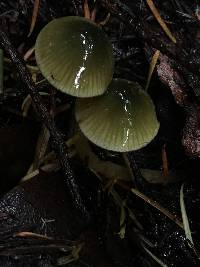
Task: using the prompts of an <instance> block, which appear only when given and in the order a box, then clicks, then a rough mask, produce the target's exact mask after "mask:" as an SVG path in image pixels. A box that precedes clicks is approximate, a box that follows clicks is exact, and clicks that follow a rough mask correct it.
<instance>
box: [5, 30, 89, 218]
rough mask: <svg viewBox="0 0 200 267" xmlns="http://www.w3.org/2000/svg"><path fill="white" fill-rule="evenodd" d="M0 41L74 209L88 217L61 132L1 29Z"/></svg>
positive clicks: (23, 63) (22, 62)
mask: <svg viewBox="0 0 200 267" xmlns="http://www.w3.org/2000/svg"><path fill="white" fill-rule="evenodd" d="M0 43H1V45H2V47H3V48H4V50H5V51H6V52H7V53H8V55H9V56H10V58H11V59H12V61H13V63H14V65H15V67H16V68H17V70H18V72H19V75H20V77H21V79H22V81H23V82H24V84H25V85H26V90H27V93H28V94H30V96H31V97H32V100H33V104H34V107H35V110H36V112H37V115H38V117H39V118H40V120H41V121H43V122H44V124H45V126H46V127H47V129H48V130H49V132H50V135H51V140H52V147H53V149H54V150H55V152H56V153H57V155H58V158H59V161H60V164H61V168H62V171H63V173H64V177H65V182H66V185H67V189H68V191H69V193H70V195H71V198H72V201H73V203H74V205H75V207H76V209H77V210H78V211H79V212H80V214H81V215H82V216H84V217H85V218H87V219H89V214H88V212H87V210H86V207H85V205H84V204H83V200H82V198H81V195H80V192H79V188H78V185H77V183H76V181H75V178H74V173H73V170H72V168H71V166H70V163H69V159H68V153H67V148H66V145H65V143H64V140H63V138H62V136H61V133H60V132H59V131H58V130H57V129H56V126H55V123H54V120H53V118H52V117H51V116H50V115H49V113H48V111H47V108H46V106H45V105H44V104H43V103H42V99H41V96H40V95H39V93H38V90H36V87H35V85H34V83H33V81H32V78H31V74H30V73H29V71H28V69H27V68H26V65H25V62H24V61H23V60H22V59H21V57H20V55H19V54H18V52H17V51H16V49H15V48H14V47H13V45H12V44H11V42H10V40H9V38H8V37H7V35H6V34H5V32H4V31H3V30H2V29H0Z"/></svg>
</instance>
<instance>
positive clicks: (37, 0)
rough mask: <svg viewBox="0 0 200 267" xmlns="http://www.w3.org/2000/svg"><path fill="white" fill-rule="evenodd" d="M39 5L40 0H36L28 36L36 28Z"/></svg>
mask: <svg viewBox="0 0 200 267" xmlns="http://www.w3.org/2000/svg"><path fill="white" fill-rule="evenodd" d="M39 6H40V0H35V2H34V7H33V13H32V20H31V26H30V30H29V34H28V37H29V36H30V35H31V34H32V32H33V30H34V28H35V23H36V20H37V16H38V10H39Z"/></svg>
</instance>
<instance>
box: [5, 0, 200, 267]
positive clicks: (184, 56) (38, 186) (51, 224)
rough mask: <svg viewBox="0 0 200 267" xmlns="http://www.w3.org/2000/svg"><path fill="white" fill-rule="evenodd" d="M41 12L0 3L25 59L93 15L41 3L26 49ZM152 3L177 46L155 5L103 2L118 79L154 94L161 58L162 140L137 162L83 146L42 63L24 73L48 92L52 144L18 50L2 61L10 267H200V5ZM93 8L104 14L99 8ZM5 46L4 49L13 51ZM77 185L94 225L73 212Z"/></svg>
mask: <svg viewBox="0 0 200 267" xmlns="http://www.w3.org/2000/svg"><path fill="white" fill-rule="evenodd" d="M34 2H35V1H31V0H29V1H23V0H18V1H17V0H16V1H11V0H10V1H1V2H0V20H1V26H0V27H1V33H2V32H3V33H6V34H7V36H8V38H9V40H10V41H11V43H12V45H13V46H14V48H15V51H16V50H17V51H18V53H19V54H20V55H21V57H23V56H24V55H25V54H26V52H27V51H28V50H29V49H30V48H31V47H33V46H34V44H35V40H36V37H37V35H38V33H39V32H40V30H41V29H42V28H43V26H44V25H45V24H47V23H48V22H49V21H51V20H52V19H54V18H58V17H61V16H69V15H79V16H83V13H84V12H83V2H82V1H80V0H73V1H68V0H60V1H58V2H56V3H55V1H50V0H49V1H47V0H46V1H45V0H41V1H40V7H39V11H38V16H37V20H36V24H35V27H34V30H33V32H32V34H31V35H30V37H27V35H28V33H29V29H30V24H31V20H32V11H33V6H34ZM153 3H154V4H155V6H156V7H157V9H158V11H159V14H160V16H161V17H162V19H163V20H164V21H165V22H166V23H167V25H168V27H169V29H170V31H171V33H172V34H173V36H174V37H175V38H176V43H174V42H172V41H171V40H170V38H169V37H168V36H167V35H166V34H165V32H164V31H163V29H162V27H161V26H160V25H159V24H158V23H157V21H156V18H155V16H154V15H153V13H152V12H151V11H150V9H149V7H148V5H147V1H140V0H138V1H119V0H109V1H104V0H99V1H96V7H97V15H96V21H97V22H100V21H103V20H105V18H106V16H107V14H108V13H109V14H110V17H109V20H108V21H107V22H106V24H105V25H104V26H103V29H104V30H105V32H106V33H107V35H108V37H109V39H110V41H111V42H112V46H113V51H114V56H115V61H116V64H115V73H114V77H120V78H125V79H129V80H134V81H137V82H138V83H140V85H141V86H143V87H145V85H146V81H147V77H148V71H149V66H150V63H151V61H152V57H153V55H154V53H155V51H156V50H159V51H160V56H159V59H158V61H157V64H156V67H155V69H154V72H153V75H152V77H151V82H150V85H149V89H148V92H149V94H150V95H151V97H152V99H153V101H154V104H155V107H156V112H157V116H158V120H159V121H160V130H159V133H158V135H157V136H156V138H155V139H154V140H153V141H152V142H151V143H150V144H149V145H148V146H146V147H145V148H143V149H140V150H138V151H135V152H130V153H127V154H125V155H122V154H119V153H112V152H110V151H106V150H103V149H101V148H98V147H96V146H95V145H93V144H91V143H89V142H88V141H87V140H86V139H85V138H84V137H83V136H82V135H80V134H78V136H77V125H76V122H75V119H74V102H75V99H74V98H73V97H69V96H66V95H64V94H62V93H60V92H58V91H56V90H55V89H54V88H52V86H50V85H49V84H48V82H46V81H43V77H42V75H41V73H40V72H39V70H38V68H37V66H36V62H35V58H34V54H32V55H31V56H30V57H29V59H28V60H27V62H26V66H27V69H28V70H29V71H30V72H31V77H32V79H33V80H34V81H35V82H36V84H37V82H38V81H42V82H40V83H38V84H37V85H36V86H35V87H34V89H35V88H36V89H37V90H39V91H40V92H42V94H41V95H42V96H41V99H39V102H38V105H39V107H41V106H42V104H41V103H40V100H41V101H42V103H44V104H45V105H46V107H47V111H48V112H50V113H51V114H52V113H53V114H54V116H55V124H56V127H57V128H56V130H55V131H54V128H53V130H52V131H50V133H51V137H50V138H49V135H48V133H47V132H46V131H45V130H44V124H45V120H47V119H48V118H47V117H46V119H44V121H43V122H41V114H39V113H38V109H35V107H36V105H35V102H34V101H35V99H33V101H32V103H31V102H30V98H27V96H28V94H29V93H30V91H28V90H27V83H26V77H23V75H21V76H20V75H19V70H20V63H19V60H18V61H17V60H16V61H14V62H13V63H12V62H11V61H10V56H11V54H9V51H11V50H10V47H9V45H8V47H7V48H8V49H4V50H6V51H7V52H5V54H4V64H3V67H4V77H3V84H4V86H3V91H1V95H0V101H1V102H0V177H1V179H0V194H1V200H0V229H1V231H0V266H57V265H58V264H60V265H64V266H67V264H68V266H71V267H72V266H77V267H79V266H94V267H101V266H102V267H103V266H105V267H106V266H116V267H118V266H121V267H129V266H141V267H148V266H149V267H152V266H171V267H172V266H176V267H177V266H200V261H199V258H200V245H199V244H200V243H199V242H200V240H199V232H200V217H199V213H200V210H199V209H200V208H199V207H200V193H199V192H200V190H199V189H200V183H199V163H200V160H199V157H200V112H199V101H200V27H199V26H200V5H199V3H198V1H186V0H184V1H179V0H165V1H153ZM89 7H90V9H93V8H94V3H93V1H89ZM0 39H1V40H0V42H1V45H2V47H4V45H5V43H3V42H4V40H5V39H3V38H2V37H1V38H0ZM0 67H2V66H0ZM51 123H52V122H51V121H50V127H51V126H52V124H51ZM57 129H59V131H60V132H61V135H57ZM62 140H65V141H67V153H68V158H67V162H65V160H66V158H65V157H63V158H61V157H62V156H63V154H62V151H63V150H62V148H63V143H62ZM45 143H46V146H45V145H44V144H45ZM38 147H39V148H38ZM41 147H42V148H43V149H44V153H43V152H41V150H40V148H41ZM52 149H53V150H55V151H56V152H57V154H55V153H54V152H53V151H52ZM40 152H41V153H43V154H42V157H40V156H39V154H38V153H40ZM59 161H60V162H61V167H60V164H59ZM63 162H64V163H63ZM62 163H63V164H62ZM67 168H68V169H67ZM69 175H71V176H72V177H73V178H74V179H75V181H76V183H77V185H78V192H79V193H80V196H81V199H82V200H83V205H84V206H85V207H86V209H85V210H86V211H87V215H86V211H85V210H82V212H80V210H79V209H77V207H76V202H75V203H74V201H73V200H72V197H71V191H70V190H69V187H68V186H67V185H68V182H67V180H66V179H68V178H67V177H68V176H69ZM116 176H118V178H117V179H116ZM183 184H184V187H183V198H182V204H184V207H185V210H186V213H187V216H186V217H184V218H186V219H184V224H183V216H184V215H185V213H184V212H183V209H182V210H181V205H180V190H181V186H182V185H183ZM131 188H136V189H137V191H135V193H133V192H131V191H130V190H131ZM186 222H188V223H189V228H190V229H189V230H188V227H186V225H185V223H186ZM186 234H187V235H186ZM191 236H192V239H191ZM192 242H193V243H192Z"/></svg>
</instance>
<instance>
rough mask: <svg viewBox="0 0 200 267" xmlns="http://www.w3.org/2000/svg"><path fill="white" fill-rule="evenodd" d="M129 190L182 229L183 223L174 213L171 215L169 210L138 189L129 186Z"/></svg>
mask: <svg viewBox="0 0 200 267" xmlns="http://www.w3.org/2000/svg"><path fill="white" fill-rule="evenodd" d="M131 192H132V193H133V194H135V195H136V196H138V197H140V198H142V199H143V200H144V201H145V202H147V203H148V204H150V205H151V206H153V207H154V208H156V209H157V210H159V211H160V212H162V213H163V214H164V215H165V216H167V217H168V218H169V219H170V220H172V221H173V222H175V223H176V224H177V225H178V226H180V227H181V228H182V229H183V224H182V222H181V221H180V220H179V219H178V218H177V216H176V215H173V214H172V213H171V212H169V211H168V210H167V209H165V208H164V207H162V206H161V205H160V204H159V203H157V202H156V201H155V200H152V199H151V198H149V197H147V196H145V195H144V194H143V193H141V192H140V191H138V190H136V189H134V188H131Z"/></svg>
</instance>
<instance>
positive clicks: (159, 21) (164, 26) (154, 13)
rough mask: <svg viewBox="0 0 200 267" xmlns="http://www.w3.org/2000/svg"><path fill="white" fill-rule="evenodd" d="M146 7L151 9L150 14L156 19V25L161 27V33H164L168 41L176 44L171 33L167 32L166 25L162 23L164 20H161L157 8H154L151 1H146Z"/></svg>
mask: <svg viewBox="0 0 200 267" xmlns="http://www.w3.org/2000/svg"><path fill="white" fill-rule="evenodd" d="M146 2H147V5H148V6H149V8H150V9H151V12H152V13H153V15H154V17H155V18H156V20H157V21H158V23H159V24H160V26H161V27H162V29H163V31H164V32H165V33H166V35H167V36H168V37H169V39H170V40H171V41H172V42H173V43H176V38H175V37H174V36H173V35H172V33H171V31H170V30H169V28H168V27H167V25H166V23H165V22H164V20H163V19H162V18H161V16H160V14H159V12H158V10H157V8H156V7H155V5H154V3H153V1H152V0H146Z"/></svg>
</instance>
